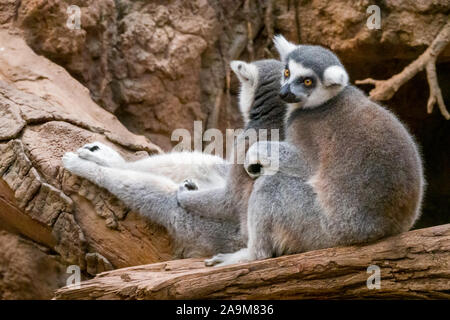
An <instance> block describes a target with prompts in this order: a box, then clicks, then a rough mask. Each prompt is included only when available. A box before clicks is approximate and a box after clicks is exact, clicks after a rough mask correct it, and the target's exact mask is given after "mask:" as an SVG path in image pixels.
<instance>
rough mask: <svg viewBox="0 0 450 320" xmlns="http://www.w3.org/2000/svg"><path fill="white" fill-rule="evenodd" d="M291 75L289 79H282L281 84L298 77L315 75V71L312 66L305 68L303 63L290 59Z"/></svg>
mask: <svg viewBox="0 0 450 320" xmlns="http://www.w3.org/2000/svg"><path fill="white" fill-rule="evenodd" d="M288 67H289V73H290V76H289V78H287V79H284V77H283V79H282V81H281V85H283V84H285V83H291V82H293V81H295V80H296V79H297V78H298V77H311V76H313V75H315V73H314V71H313V70H312V69H310V68H305V67H304V66H303V65H302V64H301V63H298V62H295V61H294V60H289V63H288Z"/></svg>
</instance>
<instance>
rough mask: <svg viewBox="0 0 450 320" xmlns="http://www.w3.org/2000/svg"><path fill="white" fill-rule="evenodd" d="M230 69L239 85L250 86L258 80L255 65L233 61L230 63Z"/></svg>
mask: <svg viewBox="0 0 450 320" xmlns="http://www.w3.org/2000/svg"><path fill="white" fill-rule="evenodd" d="M230 67H231V70H233V72H234V73H235V74H236V76H237V77H238V79H239V81H240V82H241V83H248V84H250V85H253V84H255V83H256V80H257V79H258V68H256V66H255V65H252V64H251V63H247V62H244V61H239V60H235V61H231V62H230Z"/></svg>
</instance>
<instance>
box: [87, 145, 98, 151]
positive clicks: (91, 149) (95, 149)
mask: <svg viewBox="0 0 450 320" xmlns="http://www.w3.org/2000/svg"><path fill="white" fill-rule="evenodd" d="M84 149H88V150H89V151H91V152H94V151H97V150H100V147H99V146H92V147H88V146H86V147H84Z"/></svg>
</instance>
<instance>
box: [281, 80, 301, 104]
mask: <svg viewBox="0 0 450 320" xmlns="http://www.w3.org/2000/svg"><path fill="white" fill-rule="evenodd" d="M280 98H281V99H282V100H283V101H284V102H287V103H295V102H301V100H302V99H301V98H299V97H297V96H296V95H295V94H293V93H292V91H291V88H290V84H285V85H284V86H282V87H281V89H280Z"/></svg>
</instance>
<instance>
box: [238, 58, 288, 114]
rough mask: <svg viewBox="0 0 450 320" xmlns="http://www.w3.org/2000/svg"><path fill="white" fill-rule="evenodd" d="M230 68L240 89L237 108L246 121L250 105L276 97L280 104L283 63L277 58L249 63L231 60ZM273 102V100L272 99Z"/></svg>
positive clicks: (250, 108) (254, 105)
mask: <svg viewBox="0 0 450 320" xmlns="http://www.w3.org/2000/svg"><path fill="white" fill-rule="evenodd" d="M230 66H231V70H233V72H234V73H235V74H236V76H237V77H238V79H239V81H240V83H241V89H240V94H239V109H240V111H241V113H242V115H243V117H244V120H245V122H246V123H248V121H249V118H250V113H251V110H252V107H254V108H255V107H258V105H259V104H262V103H266V104H267V102H268V100H270V99H272V100H274V99H277V100H279V102H280V104H282V103H283V102H282V101H281V99H280V97H279V96H278V94H277V93H278V92H279V91H280V81H281V75H282V72H283V67H284V65H283V64H282V63H281V62H280V61H277V60H273V59H268V60H258V61H254V62H251V63H247V62H244V61H231V63H230ZM272 102H274V101H272Z"/></svg>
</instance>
